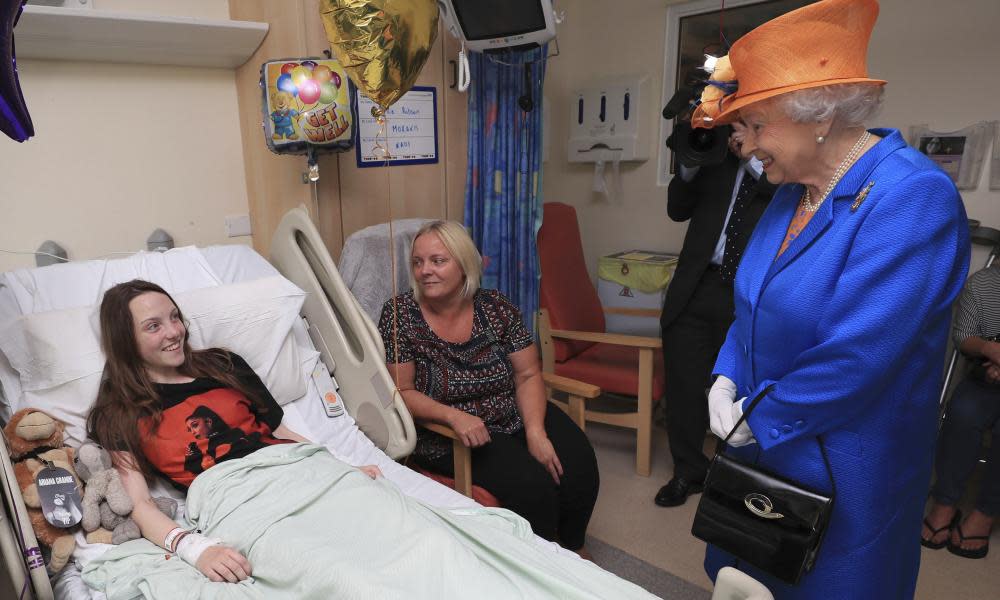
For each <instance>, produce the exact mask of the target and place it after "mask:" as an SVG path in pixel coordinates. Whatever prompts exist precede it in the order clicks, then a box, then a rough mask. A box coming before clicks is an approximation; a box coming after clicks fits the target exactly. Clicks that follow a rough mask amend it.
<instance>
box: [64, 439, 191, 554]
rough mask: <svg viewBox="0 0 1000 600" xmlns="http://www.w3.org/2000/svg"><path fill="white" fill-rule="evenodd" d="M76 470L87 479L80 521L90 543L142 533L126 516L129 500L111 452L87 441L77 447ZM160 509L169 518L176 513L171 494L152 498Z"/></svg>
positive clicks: (119, 540)
mask: <svg viewBox="0 0 1000 600" xmlns="http://www.w3.org/2000/svg"><path fill="white" fill-rule="evenodd" d="M75 466H76V472H77V474H78V475H79V476H80V478H81V479H83V480H84V481H85V482H86V491H84V494H83V521H82V522H81V526H82V527H83V530H84V531H85V532H87V536H86V538H87V541H88V542H90V543H103V544H122V543H124V542H127V541H129V540H134V539H138V538H140V537H142V533H141V532H140V531H139V526H138V524H136V522H135V521H134V520H133V519H132V518H131V517H130V516H129V515H130V514H131V513H132V508H133V507H132V500H131V499H130V498H129V496H128V493H127V492H126V491H125V487H124V486H123V485H122V480H121V476H120V475H119V474H118V470H117V469H115V468H114V467H113V466H112V462H111V454H109V453H108V451H107V450H105V449H104V448H102V447H101V446H100V445H98V444H96V443H94V442H91V441H87V442H84V443H83V445H81V446H80V448H79V449H77V451H76V460H75ZM153 503H154V504H155V505H156V507H157V508H159V509H160V512H162V513H163V514H165V515H167V516H168V517H170V518H171V519H172V518H174V516H175V514H176V513H177V501H176V500H174V499H173V498H153Z"/></svg>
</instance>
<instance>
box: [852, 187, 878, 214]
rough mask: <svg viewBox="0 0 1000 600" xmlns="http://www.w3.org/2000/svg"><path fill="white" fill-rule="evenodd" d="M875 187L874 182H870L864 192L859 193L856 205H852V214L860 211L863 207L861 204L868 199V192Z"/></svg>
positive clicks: (855, 200) (855, 199)
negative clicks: (859, 208)
mask: <svg viewBox="0 0 1000 600" xmlns="http://www.w3.org/2000/svg"><path fill="white" fill-rule="evenodd" d="M874 185H875V182H874V181H869V182H868V185H866V186H865V188H864V189H863V190H861V191H860V192H858V195H857V197H855V198H854V204H852V205H851V212H854V211H856V210H858V207H859V206H861V203H862V202H864V201H865V198H867V197H868V192H870V191H871V189H872V187H873V186H874Z"/></svg>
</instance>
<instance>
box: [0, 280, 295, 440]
mask: <svg viewBox="0 0 1000 600" xmlns="http://www.w3.org/2000/svg"><path fill="white" fill-rule="evenodd" d="M174 299H175V300H176V301H177V304H178V305H179V306H180V308H181V311H182V312H183V313H184V316H185V318H186V319H187V320H188V322H189V324H190V333H189V340H190V343H191V346H192V347H193V348H195V349H202V348H208V347H221V348H227V349H229V350H232V351H233V352H236V353H237V354H239V355H240V356H242V357H243V358H244V359H246V361H247V363H248V364H249V365H250V366H251V367H252V368H253V369H254V371H255V372H256V373H257V374H258V375H259V376H260V378H261V379H262V380H263V381H264V383H265V385H266V386H267V388H268V389H269V390H270V391H271V394H272V395H273V396H274V398H275V399H276V400H277V401H278V402H279V403H281V404H286V403H288V402H291V401H292V400H295V399H297V398H299V397H301V396H303V395H304V394H305V393H306V391H307V390H308V381H307V379H306V377H305V375H304V374H303V372H302V368H301V366H300V365H301V360H300V355H299V348H298V346H297V345H296V344H295V342H294V337H293V335H292V332H291V328H292V325H293V324H294V323H295V319H297V318H298V314H299V310H300V309H301V308H302V302H303V301H304V300H305V292H303V291H302V290H300V289H299V288H297V287H296V286H295V285H294V284H292V283H291V282H290V281H288V280H287V279H285V278H284V277H280V276H277V277H267V278H263V279H256V280H252V281H247V282H241V283H235V284H232V285H222V286H215V287H209V288H203V289H200V290H192V291H189V292H184V293H181V294H177V295H176V296H174ZM96 310H97V309H96V308H95V307H82V308H71V309H66V310H58V311H49V312H43V313H35V314H30V315H25V316H22V317H20V318H18V319H16V320H14V321H11V322H10V323H8V324H7V325H6V326H5V327H4V329H3V330H2V331H0V352H3V354H4V355H5V356H6V357H7V360H8V361H9V362H10V365H11V367H12V368H13V369H14V370H15V371H17V373H18V377H19V380H20V384H21V398H20V399H19V400H16V399H8V401H9V402H10V404H11V409H12V411H14V410H18V409H20V408H23V407H26V406H31V407H34V408H40V409H42V410H45V411H47V412H49V413H51V414H52V415H53V416H55V417H56V418H58V419H60V420H62V421H63V422H65V423H66V434H67V438H68V439H69V440H71V442H70V443H74V442H75V443H80V442H82V441H83V440H84V439H85V438H86V417H87V414H88V413H89V411H90V407H91V405H92V404H93V402H94V399H95V398H96V397H97V389H98V386H99V384H100V379H101V373H102V371H103V370H104V354H103V353H102V352H101V349H100V342H99V336H98V333H97V331H96V330H95V325H94V324H95V323H96V319H95V318H94V314H95V312H96Z"/></svg>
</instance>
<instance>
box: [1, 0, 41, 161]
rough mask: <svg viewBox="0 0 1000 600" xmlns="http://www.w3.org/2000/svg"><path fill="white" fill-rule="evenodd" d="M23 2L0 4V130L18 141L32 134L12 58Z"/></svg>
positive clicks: (19, 0) (4, 0)
mask: <svg viewBox="0 0 1000 600" xmlns="http://www.w3.org/2000/svg"><path fill="white" fill-rule="evenodd" d="M24 2H25V0H2V3H0V131H3V132H4V133H5V134H7V136H8V137H10V139H12V140H15V141H18V142H23V141H24V140H26V139H28V138H30V137H31V136H33V135H35V128H34V126H32V124H31V115H29V114H28V107H27V106H25V104H24V96H23V95H22V94H21V82H20V81H18V79H17V61H16V60H15V58H14V26H15V25H17V20H18V19H20V18H21V8H22V7H23V6H24Z"/></svg>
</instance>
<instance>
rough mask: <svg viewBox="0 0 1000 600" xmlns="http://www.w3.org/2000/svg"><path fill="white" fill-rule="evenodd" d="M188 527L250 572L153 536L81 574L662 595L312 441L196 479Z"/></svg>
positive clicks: (305, 589) (190, 595)
mask: <svg viewBox="0 0 1000 600" xmlns="http://www.w3.org/2000/svg"><path fill="white" fill-rule="evenodd" d="M187 512H188V518H189V523H182V525H184V526H186V527H190V526H193V527H197V528H199V529H201V530H202V531H203V532H204V533H205V534H206V535H208V536H211V537H215V538H219V539H221V540H224V541H225V542H226V543H227V544H229V545H231V546H233V547H235V548H237V549H239V550H240V551H241V552H243V553H244V554H245V555H246V556H247V558H248V559H249V561H250V564H251V566H252V568H253V576H252V577H251V578H249V579H247V580H245V581H242V582H240V583H238V584H229V583H212V582H210V581H209V580H208V579H207V578H205V577H204V576H203V575H201V573H199V572H198V571H197V570H195V569H194V568H193V567H191V566H189V565H187V564H186V563H184V562H183V561H182V560H180V559H179V558H177V557H170V558H169V559H168V558H167V555H166V553H165V552H164V550H163V549H161V548H158V547H156V546H155V545H153V544H152V543H150V542H148V541H146V540H134V541H131V542H128V543H125V544H122V545H120V546H116V547H115V548H112V549H111V550H109V551H108V552H106V553H105V554H104V555H102V556H101V557H100V558H98V559H95V560H94V561H92V562H90V563H89V564H88V565H87V566H86V568H84V571H83V578H84V581H86V583H87V584H88V585H89V586H90V587H92V588H94V589H97V590H101V591H103V592H104V593H105V594H107V596H108V599H109V600H123V599H128V598H140V597H142V598H163V599H169V600H188V599H190V600H196V599H220V600H221V599H236V598H254V599H258V598H259V599H265V598H266V599H267V600H272V599H282V598H287V599H289V600H293V599H294V600H307V599H310V598H315V599H317V600H329V599H332V598H350V599H355V598H373V599H375V598H377V599H380V600H384V599H391V598H406V599H416V598H428V599H432V598H433V599H435V600H438V599H445V598H462V599H463V600H464V599H467V598H473V597H474V598H498V599H500V598H502V599H504V600H509V599H513V598H531V599H538V598H560V599H563V598H565V599H577V598H579V599H606V598H614V599H616V600H626V599H629V598H653V596H651V595H650V594H648V593H647V592H645V591H644V590H642V589H641V588H639V587H638V586H636V585H634V584H632V583H629V582H627V581H625V580H623V579H619V578H618V577H616V576H614V575H612V574H610V573H608V572H606V571H603V570H601V569H600V568H598V567H596V566H594V565H593V564H591V563H589V562H586V561H582V560H577V559H576V558H574V557H569V556H563V555H560V554H556V553H555V552H551V551H549V550H547V549H545V548H542V547H540V546H539V545H538V544H536V543H535V541H534V538H533V535H532V533H531V528H530V526H529V525H528V523H527V521H525V520H524V519H522V518H521V517H519V516H517V515H515V514H514V513H512V512H510V511H507V510H502V509H486V508H466V509H450V510H449V509H441V508H434V507H430V506H426V505H424V504H422V503H420V502H419V501H417V500H415V499H413V498H410V497H409V496H406V495H405V494H403V493H402V492H400V491H399V490H398V489H397V488H396V487H395V486H394V485H392V484H391V483H389V482H387V481H386V480H384V479H381V478H380V479H378V480H375V481H373V480H371V479H369V478H368V477H367V476H366V475H364V474H363V473H361V472H360V471H358V470H357V469H355V468H353V467H350V466H348V465H346V464H344V463H342V462H340V461H338V460H337V459H335V458H334V457H333V456H332V455H330V454H329V453H328V452H327V451H326V450H325V449H324V448H323V447H321V446H315V445H312V444H283V445H279V446H271V447H268V448H265V449H262V450H258V451H257V452H254V453H253V454H252V455H250V456H248V457H246V458H242V459H238V460H231V461H227V462H224V463H222V464H219V465H216V466H215V467H212V468H211V469H209V470H208V471H206V472H205V473H203V474H201V475H199V476H198V478H197V479H196V480H195V481H194V484H193V485H192V486H191V489H190V490H189V492H188V497H187Z"/></svg>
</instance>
